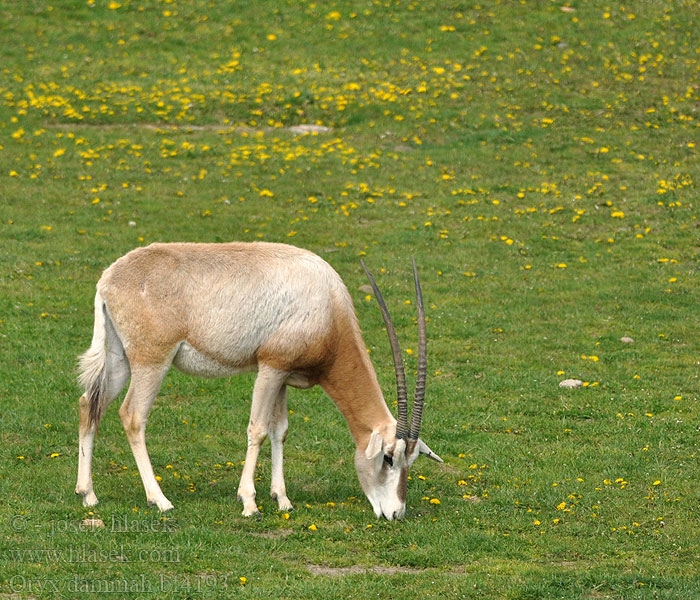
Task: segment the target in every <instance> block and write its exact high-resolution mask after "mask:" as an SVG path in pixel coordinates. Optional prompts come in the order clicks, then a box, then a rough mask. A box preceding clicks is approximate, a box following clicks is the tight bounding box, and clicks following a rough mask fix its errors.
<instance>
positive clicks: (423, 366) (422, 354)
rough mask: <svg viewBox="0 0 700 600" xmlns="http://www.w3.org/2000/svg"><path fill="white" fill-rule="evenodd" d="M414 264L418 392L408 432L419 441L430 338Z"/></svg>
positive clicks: (411, 437) (409, 435)
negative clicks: (427, 332)
mask: <svg viewBox="0 0 700 600" xmlns="http://www.w3.org/2000/svg"><path fill="white" fill-rule="evenodd" d="M411 261H412V263H413V280H414V283H415V286H416V306H417V311H418V373H417V375H416V391H415V396H414V400H413V410H412V411H411V426H410V428H409V430H408V438H409V439H411V440H417V439H418V434H419V433H420V426H421V421H422V420H423V403H424V401H425V382H426V379H427V373H428V354H427V346H428V337H427V334H426V326H425V309H424V307H423V292H422V290H421V287H420V279H419V278H418V268H417V267H416V260H415V258H413V257H411Z"/></svg>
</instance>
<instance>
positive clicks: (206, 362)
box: [173, 341, 257, 377]
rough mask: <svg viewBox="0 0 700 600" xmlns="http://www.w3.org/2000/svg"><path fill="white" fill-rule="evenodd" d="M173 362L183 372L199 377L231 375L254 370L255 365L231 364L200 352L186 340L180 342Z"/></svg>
mask: <svg viewBox="0 0 700 600" xmlns="http://www.w3.org/2000/svg"><path fill="white" fill-rule="evenodd" d="M173 364H174V365H175V366H176V367H177V368H178V369H180V371H183V372H185V373H189V374H190V375H197V376H199V377H231V376H232V375H237V374H238V373H245V372H247V371H255V370H256V368H257V367H256V365H246V366H231V365H229V364H223V363H221V362H219V361H217V360H216V359H214V358H212V357H211V356H208V355H207V354H204V353H203V352H200V351H199V350H197V349H195V348H194V347H192V345H190V344H189V343H188V342H186V341H185V342H182V344H180V348H179V349H178V351H177V353H176V354H175V358H174V359H173Z"/></svg>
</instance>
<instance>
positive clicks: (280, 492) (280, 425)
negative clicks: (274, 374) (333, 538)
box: [270, 386, 293, 511]
mask: <svg viewBox="0 0 700 600" xmlns="http://www.w3.org/2000/svg"><path fill="white" fill-rule="evenodd" d="M288 426H289V421H288V419H287V386H282V389H280V391H279V394H278V395H277V402H276V403H275V411H274V414H273V418H272V423H271V424H270V446H271V459H272V478H271V482H270V496H272V498H273V499H274V500H277V505H278V506H279V509H280V510H281V511H288V510H293V507H292V503H291V502H290V501H289V498H287V489H286V486H285V485H284V457H283V453H284V440H285V438H286V437H287V428H288Z"/></svg>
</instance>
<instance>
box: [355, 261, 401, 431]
mask: <svg viewBox="0 0 700 600" xmlns="http://www.w3.org/2000/svg"><path fill="white" fill-rule="evenodd" d="M360 263H362V268H363V269H364V270H365V273H366V274H367V279H369V282H370V284H371V285H372V289H373V290H374V295H375V297H376V298H377V303H378V304H379V309H380V310H381V311H382V317H384V325H386V332H387V334H388V335H389V344H391V354H392V357H393V359H394V371H395V372H396V399H397V412H398V418H397V421H396V438H397V439H399V440H405V439H406V436H407V434H408V393H407V392H406V374H405V373H404V370H403V360H402V358H401V348H400V346H399V338H398V336H397V335H396V329H395V328H394V324H393V322H392V321H391V316H390V315H389V309H388V308H387V306H386V302H384V298H383V297H382V293H381V292H380V291H379V288H378V287H377V282H376V281H374V277H372V273H370V272H369V269H368V268H367V265H365V261H364V260H360Z"/></svg>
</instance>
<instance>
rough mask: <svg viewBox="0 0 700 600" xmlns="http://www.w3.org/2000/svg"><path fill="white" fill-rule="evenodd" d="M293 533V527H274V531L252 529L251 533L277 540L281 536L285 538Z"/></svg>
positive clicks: (255, 535)
mask: <svg viewBox="0 0 700 600" xmlns="http://www.w3.org/2000/svg"><path fill="white" fill-rule="evenodd" d="M292 533H294V530H293V529H273V530H272V531H251V533H250V535H252V536H254V537H261V538H265V539H267V540H277V539H279V538H285V537H287V536H288V535H290V534H292Z"/></svg>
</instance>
